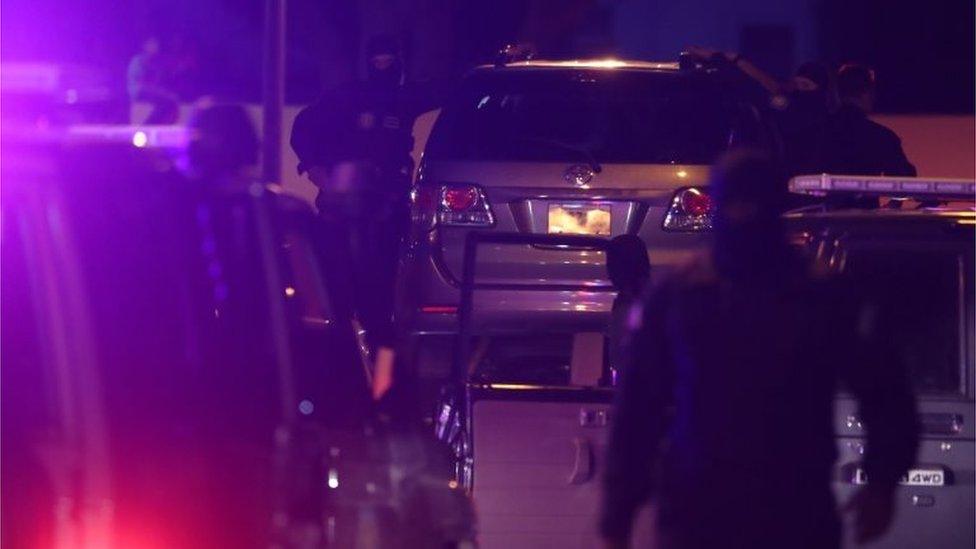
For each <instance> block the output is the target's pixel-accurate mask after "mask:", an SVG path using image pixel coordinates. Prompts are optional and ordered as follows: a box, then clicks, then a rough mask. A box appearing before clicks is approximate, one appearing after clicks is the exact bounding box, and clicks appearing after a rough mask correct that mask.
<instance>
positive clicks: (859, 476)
mask: <svg viewBox="0 0 976 549" xmlns="http://www.w3.org/2000/svg"><path fill="white" fill-rule="evenodd" d="M867 483H868V475H867V473H865V472H864V469H861V468H858V469H857V470H856V471H854V484H867ZM898 484H901V485H902V486H945V484H946V473H945V470H943V469H911V470H909V471H908V473H906V474H905V476H903V477H901V479H899V481H898Z"/></svg>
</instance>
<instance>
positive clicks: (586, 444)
mask: <svg viewBox="0 0 976 549" xmlns="http://www.w3.org/2000/svg"><path fill="white" fill-rule="evenodd" d="M573 447H574V449H575V455H576V458H575V460H574V463H573V472H572V473H570V475H569V481H568V484H574V485H580V484H583V483H585V482H587V481H589V480H590V479H591V478H593V445H592V444H590V441H589V440H587V439H586V438H583V437H576V438H574V439H573Z"/></svg>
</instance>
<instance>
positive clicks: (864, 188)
mask: <svg viewBox="0 0 976 549" xmlns="http://www.w3.org/2000/svg"><path fill="white" fill-rule="evenodd" d="M789 185H790V192H793V193H797V194H806V195H811V196H828V195H829V196H833V195H843V194H848V195H852V194H856V195H870V196H879V197H880V196H885V197H890V198H895V199H908V198H913V199H918V200H922V201H953V200H976V182H974V181H973V180H972V179H950V178H938V177H884V176H868V175H833V174H826V173H824V174H820V175H800V176H796V177H794V178H793V179H791V180H790V184H789Z"/></svg>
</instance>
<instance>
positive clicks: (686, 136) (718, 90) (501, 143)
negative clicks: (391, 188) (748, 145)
mask: <svg viewBox="0 0 976 549" xmlns="http://www.w3.org/2000/svg"><path fill="white" fill-rule="evenodd" d="M759 133H761V129H760V124H759V122H758V119H757V114H756V111H755V109H751V108H749V107H748V105H746V104H745V103H744V102H742V101H740V100H739V99H737V98H736V96H735V95H734V94H733V93H731V89H730V88H727V87H721V86H719V85H718V83H716V82H714V81H710V80H707V79H703V78H691V77H689V75H675V74H667V73H653V72H646V73H640V72H612V71H590V72H586V71H581V72H572V71H553V73H545V72H531V73H525V74H509V75H494V76H493V77H482V78H470V79H469V81H468V82H467V83H466V85H465V86H464V87H463V88H462V91H461V92H460V93H459V94H458V95H457V96H456V97H455V99H454V101H453V102H452V103H450V104H449V105H448V106H447V107H446V108H445V109H444V111H443V112H442V114H441V117H440V118H439V120H438V122H437V125H436V126H435V128H434V130H433V133H432V134H431V138H430V141H429V143H428V148H427V151H426V155H427V157H428V158H433V159H452V160H491V161H535V162H581V161H591V160H595V161H598V162H610V163H671V162H674V163H683V164H708V163H710V162H712V161H713V160H714V159H715V158H716V157H717V156H718V154H720V153H721V152H722V151H724V150H726V149H727V148H728V147H729V145H730V143H731V144H735V143H737V142H740V141H741V140H744V139H748V140H755V139H757V138H759V136H758V134H759Z"/></svg>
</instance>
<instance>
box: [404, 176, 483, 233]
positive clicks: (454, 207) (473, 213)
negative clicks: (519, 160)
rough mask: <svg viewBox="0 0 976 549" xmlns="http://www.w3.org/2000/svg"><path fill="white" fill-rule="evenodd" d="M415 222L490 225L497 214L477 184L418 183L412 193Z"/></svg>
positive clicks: (473, 225)
mask: <svg viewBox="0 0 976 549" xmlns="http://www.w3.org/2000/svg"><path fill="white" fill-rule="evenodd" d="M411 199H412V202H413V220H414V223H417V224H420V225H423V226H427V227H433V226H434V225H435V224H440V225H443V226H448V227H490V226H492V225H494V224H495V216H494V214H492V211H491V206H489V204H488V198H487V197H486V196H485V193H484V191H483V190H482V189H481V187H479V186H477V185H457V184H452V185H435V186H426V185H422V186H418V187H415V188H414V191H413V193H412V195H411Z"/></svg>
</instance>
